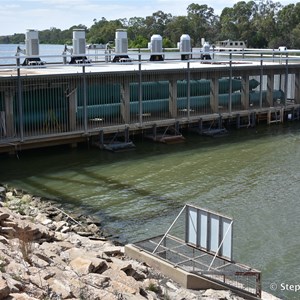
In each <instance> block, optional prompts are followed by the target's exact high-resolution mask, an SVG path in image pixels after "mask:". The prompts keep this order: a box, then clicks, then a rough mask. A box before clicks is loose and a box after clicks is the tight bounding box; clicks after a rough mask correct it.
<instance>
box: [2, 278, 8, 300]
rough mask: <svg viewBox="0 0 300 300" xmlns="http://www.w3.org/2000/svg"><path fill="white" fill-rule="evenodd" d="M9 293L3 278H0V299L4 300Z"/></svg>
mask: <svg viewBox="0 0 300 300" xmlns="http://www.w3.org/2000/svg"><path fill="white" fill-rule="evenodd" d="M9 293H10V288H9V286H8V284H7V282H6V280H4V279H3V278H0V299H5V298H6V297H7V296H8V295H9Z"/></svg>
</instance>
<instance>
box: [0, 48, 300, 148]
mask: <svg viewBox="0 0 300 300" xmlns="http://www.w3.org/2000/svg"><path fill="white" fill-rule="evenodd" d="M185 54H186V53H185ZM187 54H188V55H189V56H190V59H189V60H181V59H180V57H181V55H182V53H173V52H170V53H164V61H154V62H153V61H149V60H148V58H149V55H150V54H149V53H142V52H131V53H128V55H129V58H130V59H129V60H128V61H126V62H119V63H113V62H109V59H108V58H107V55H108V54H103V56H101V55H100V54H99V53H97V54H95V55H92V54H89V55H88V60H86V61H85V60H84V61H82V63H80V64H76V65H70V64H59V63H57V62H56V63H51V62H49V63H48V62H47V63H46V64H45V65H30V66H23V65H22V64H21V59H22V57H16V58H12V57H10V59H15V61H16V64H14V65H13V64H10V65H8V64H4V63H1V62H4V61H6V60H7V57H0V112H1V114H0V143H8V142H11V141H21V142H23V141H25V140H28V139H39V138H51V137H56V136H64V135H67V134H75V133H76V134H77V133H81V134H84V135H88V134H93V132H96V131H99V129H100V128H113V127H116V128H117V127H118V126H128V125H129V126H133V127H134V126H135V127H136V128H141V127H143V126H144V125H145V124H148V123H149V122H150V123H151V122H152V123H155V122H158V121H164V120H176V121H178V120H179V121H180V120H186V119H187V120H191V119H193V118H194V119H195V118H198V119H199V118H201V117H203V116H205V115H211V114H218V115H219V114H223V113H228V114H232V113H233V112H237V111H241V110H249V111H250V110H253V109H264V108H270V107H276V106H280V107H281V106H286V105H296V104H298V103H299V99H297V97H298V94H297V93H299V87H298V85H299V84H298V83H297V82H298V81H297V80H298V77H299V70H300V64H299V62H300V57H299V56H297V55H298V54H299V53H298V52H297V51H296V50H295V51H293V52H292V53H290V52H289V51H286V52H284V53H283V52H280V51H271V52H267V51H264V52H254V51H250V50H248V51H244V52H243V53H241V52H236V53H226V52H222V53H210V54H211V56H212V58H213V59H211V60H205V61H203V60H201V59H199V58H198V57H197V56H198V53H197V52H191V53H187ZM219 54H222V56H220V55H219ZM292 54H293V56H292ZM296 54H297V55H296ZM109 55H110V56H109V57H111V56H112V55H113V54H111V53H110V54H109ZM226 55H228V57H226ZM53 57H55V58H56V61H57V60H58V58H57V57H60V58H61V59H62V60H63V58H65V59H67V60H68V59H70V57H71V56H69V55H65V56H64V57H62V56H54V55H50V56H44V57H41V59H42V61H44V60H45V61H46V60H47V61H48V60H49V59H50V60H51V59H52V58H53ZM96 57H97V59H99V57H101V59H100V60H99V61H96V60H93V58H96ZM107 61H108V62H107ZM270 68H273V69H274V71H272V72H273V73H274V72H275V73H274V74H273V73H272V72H271V73H270V71H269V70H270ZM295 68H296V69H297V70H298V71H297V72H298V73H297V72H295ZM167 70H169V71H167ZM291 70H292V71H291ZM270 74H273V75H270ZM255 82H256V83H258V84H257V85H256V84H255Z"/></svg>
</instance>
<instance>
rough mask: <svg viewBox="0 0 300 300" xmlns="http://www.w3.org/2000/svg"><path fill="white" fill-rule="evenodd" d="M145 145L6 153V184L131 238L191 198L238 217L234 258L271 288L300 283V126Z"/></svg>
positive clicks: (161, 227)
mask: <svg viewBox="0 0 300 300" xmlns="http://www.w3.org/2000/svg"><path fill="white" fill-rule="evenodd" d="M135 144H136V146H137V149H136V150H135V151H132V152H126V153H109V152H105V151H100V150H98V149H96V148H90V149H87V147H83V148H78V149H69V148H59V149H57V148H53V149H42V150H39V151H33V152H22V153H20V154H19V159H17V158H16V157H12V158H9V159H8V158H7V156H0V166H1V174H0V182H5V183H9V184H10V185H13V186H16V187H21V188H24V189H25V190H27V191H29V192H32V193H34V194H41V195H46V196H51V197H54V198H56V199H57V201H59V202H64V203H65V205H66V207H68V208H72V209H74V210H77V211H86V212H88V213H91V214H94V215H95V216H97V217H99V218H100V219H101V220H102V221H103V225H105V229H106V230H109V231H110V232H111V233H112V234H113V236H114V237H115V238H116V237H118V238H119V239H120V240H121V241H122V242H134V241H138V240H141V239H144V238H148V237H150V236H154V235H158V234H162V233H164V232H165V231H166V230H167V229H168V227H169V226H170V224H171V223H172V221H173V220H174V218H175V217H176V215H177V214H178V213H179V211H180V210H181V208H182V207H183V205H184V204H185V203H192V204H195V205H198V206H200V207H203V208H207V209H211V210H214V211H218V212H221V213H224V214H226V215H228V216H230V217H233V219H234V222H235V223H234V259H235V260H236V261H238V262H241V263H245V264H249V265H251V266H253V267H256V268H258V269H260V270H262V272H263V276H262V278H263V287H264V289H265V290H266V291H268V292H273V291H271V290H270V284H271V283H276V284H277V285H278V290H277V291H276V292H275V293H274V294H276V295H277V296H280V297H282V298H283V299H299V298H300V291H299V292H297V293H295V292H292V291H290V292H287V291H283V290H282V287H281V283H283V284H289V285H297V284H300V276H299V264H300V263H299V261H300V254H299V247H300V238H299V232H300V225H299V224H300V222H299V214H300V202H299V195H300V124H295V123H294V124H289V125H285V126H279V125H272V126H271V127H257V128H255V129H248V130H247V129H241V130H239V131H232V132H230V135H229V136H227V137H222V138H214V139H211V138H205V137H199V136H197V135H193V134H189V136H188V137H187V140H186V142H185V143H184V144H177V145H163V144H155V143H153V142H152V141H148V140H143V141H142V140H139V141H138V140H137V141H135Z"/></svg>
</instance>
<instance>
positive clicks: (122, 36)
mask: <svg viewBox="0 0 300 300" xmlns="http://www.w3.org/2000/svg"><path fill="white" fill-rule="evenodd" d="M127 51H128V39H127V30H126V29H117V31H116V34H115V53H116V56H115V57H114V59H113V62H126V61H129V57H128V55H127Z"/></svg>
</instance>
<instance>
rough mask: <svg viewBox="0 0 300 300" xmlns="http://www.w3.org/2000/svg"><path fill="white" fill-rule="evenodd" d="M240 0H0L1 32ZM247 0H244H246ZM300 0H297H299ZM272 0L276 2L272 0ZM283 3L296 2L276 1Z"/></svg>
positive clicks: (66, 25)
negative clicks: (193, 4) (192, 4)
mask: <svg viewBox="0 0 300 300" xmlns="http://www.w3.org/2000/svg"><path fill="white" fill-rule="evenodd" d="M238 1H239V0H227V1H225V0H200V1H199V0H198V1H197V0H145V1H144V0H123V1H122V0H119V1H115V0H109V1H107V0H0V36H3V35H11V34H14V33H25V32H26V31H27V29H35V30H38V31H41V30H45V29H50V28H51V27H55V28H58V29H61V30H64V29H69V28H70V27H71V26H73V25H78V24H83V25H86V26H87V27H88V28H89V27H90V26H91V25H92V24H93V23H94V22H93V20H94V19H96V20H101V19H102V17H104V18H105V19H107V20H116V19H120V18H127V19H129V18H131V17H146V16H151V15H152V14H153V13H154V12H157V11H159V10H161V11H163V12H164V13H170V14H172V15H173V16H185V15H186V14H187V7H188V6H189V5H190V4H191V3H197V4H199V5H202V4H207V5H208V6H209V7H212V8H213V9H214V12H215V14H217V15H220V14H221V12H222V9H223V8H224V7H232V6H233V5H234V4H235V3H237V2H238ZM246 1H247V0H246ZM299 1H300V0H299ZM273 2H277V1H276V0H274V1H273ZM279 2H280V3H281V4H283V5H287V4H289V3H296V2H297V1H292V0H281V1H279Z"/></svg>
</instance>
